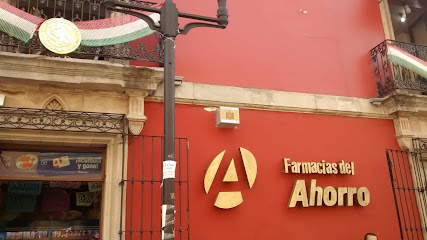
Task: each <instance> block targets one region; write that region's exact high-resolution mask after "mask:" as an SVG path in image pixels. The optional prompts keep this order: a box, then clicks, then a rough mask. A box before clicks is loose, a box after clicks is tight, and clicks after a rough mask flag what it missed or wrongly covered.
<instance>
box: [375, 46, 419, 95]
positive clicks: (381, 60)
mask: <svg viewBox="0 0 427 240" xmlns="http://www.w3.org/2000/svg"><path fill="white" fill-rule="evenodd" d="M389 44H390V45H395V46H397V47H398V48H400V49H402V50H404V51H406V52H408V53H409V54H412V55H414V56H416V57H417V58H419V59H422V60H424V61H426V60H427V46H424V45H419V44H413V43H406V42H399V41H394V40H386V41H384V42H382V43H380V44H379V45H378V46H376V47H375V48H373V49H372V50H371V57H372V63H373V65H374V74H375V79H376V84H377V90H378V96H379V97H384V96H387V95H389V94H390V93H392V92H393V91H395V90H396V89H406V90H415V91H419V92H421V93H422V92H426V91H427V80H426V79H425V78H423V77H421V76H419V75H418V74H416V73H414V72H412V71H410V70H409V69H407V68H404V67H402V66H399V65H397V64H395V63H392V62H390V61H388V60H387V50H388V49H387V48H388V45H389Z"/></svg>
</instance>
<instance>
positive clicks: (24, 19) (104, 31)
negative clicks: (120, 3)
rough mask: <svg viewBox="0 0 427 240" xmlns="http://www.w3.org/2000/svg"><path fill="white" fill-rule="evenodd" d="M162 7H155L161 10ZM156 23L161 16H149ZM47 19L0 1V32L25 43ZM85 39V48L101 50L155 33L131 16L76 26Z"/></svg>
mask: <svg viewBox="0 0 427 240" xmlns="http://www.w3.org/2000/svg"><path fill="white" fill-rule="evenodd" d="M160 6H161V4H158V5H155V6H153V7H160ZM149 16H150V17H151V18H152V19H153V21H154V22H155V23H158V22H159V21H160V14H158V13H153V14H150V15H149ZM44 21H45V19H43V18H40V17H36V16H33V15H31V14H29V13H27V12H25V11H22V10H20V9H18V8H15V7H13V6H11V5H10V4H7V3H5V2H3V1H1V0H0V31H2V32H5V33H7V34H9V35H11V36H13V37H15V38H17V39H19V40H21V41H23V42H25V43H27V42H28V41H29V40H30V39H31V38H32V37H33V34H34V32H35V31H36V30H37V29H38V27H39V26H40V24H41V23H43V22H44ZM74 24H76V26H77V27H78V28H79V30H80V33H81V35H82V43H81V45H82V46H89V47H102V46H110V45H114V44H120V43H125V42H131V41H133V40H136V39H139V38H142V37H145V36H148V35H150V34H152V33H154V32H155V31H154V30H152V29H150V28H149V27H148V24H147V23H146V22H145V21H144V20H142V19H140V18H137V17H135V16H132V15H127V14H124V15H119V16H117V17H113V18H106V19H100V20H91V21H83V22H75V23H74Z"/></svg>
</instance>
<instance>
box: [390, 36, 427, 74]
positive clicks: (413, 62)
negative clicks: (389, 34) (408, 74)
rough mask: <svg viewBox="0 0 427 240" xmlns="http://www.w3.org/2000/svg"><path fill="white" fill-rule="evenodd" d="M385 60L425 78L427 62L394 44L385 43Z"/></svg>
mask: <svg viewBox="0 0 427 240" xmlns="http://www.w3.org/2000/svg"><path fill="white" fill-rule="evenodd" d="M387 60H389V61H390V62H392V63H395V64H397V65H400V66H402V67H404V68H407V69H409V70H411V71H413V72H414V73H417V74H418V75H420V76H421V77H423V78H426V79H427V62H425V61H423V60H422V59H419V58H417V57H415V56H414V55H411V54H409V53H408V52H406V51H404V50H402V49H400V48H398V47H396V46H394V45H391V44H387Z"/></svg>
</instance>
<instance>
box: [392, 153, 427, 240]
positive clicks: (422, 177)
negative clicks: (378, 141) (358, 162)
mask: <svg viewBox="0 0 427 240" xmlns="http://www.w3.org/2000/svg"><path fill="white" fill-rule="evenodd" d="M386 154H387V162H388V166H389V172H390V177H391V184H392V187H393V194H394V200H395V205H396V211H397V215H398V220H399V227H400V234H401V239H426V236H427V231H426V229H427V225H426V224H427V222H426V221H427V191H426V190H427V169H426V167H427V165H426V163H424V161H425V159H423V158H422V153H421V152H417V151H415V152H409V151H401V150H392V149H387V150H386Z"/></svg>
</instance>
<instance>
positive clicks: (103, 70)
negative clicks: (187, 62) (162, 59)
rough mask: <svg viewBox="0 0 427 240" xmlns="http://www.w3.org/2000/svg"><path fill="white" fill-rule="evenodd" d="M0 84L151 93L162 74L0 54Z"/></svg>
mask: <svg viewBox="0 0 427 240" xmlns="http://www.w3.org/2000/svg"><path fill="white" fill-rule="evenodd" d="M0 80H1V81H0V82H7V81H8V80H9V81H14V82H25V83H27V82H30V83H31V82H33V83H34V82H36V83H37V84H64V85H68V84H73V88H84V89H91V90H106V91H121V92H122V91H123V90H124V89H125V90H129V89H131V90H142V91H149V92H154V91H155V90H156V88H157V85H158V84H159V83H160V82H161V81H163V70H162V69H157V68H147V67H136V66H127V65H121V64H113V63H109V62H106V61H94V60H84V59H74V58H53V57H47V56H41V55H31V54H18V53H8V52H0Z"/></svg>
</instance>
